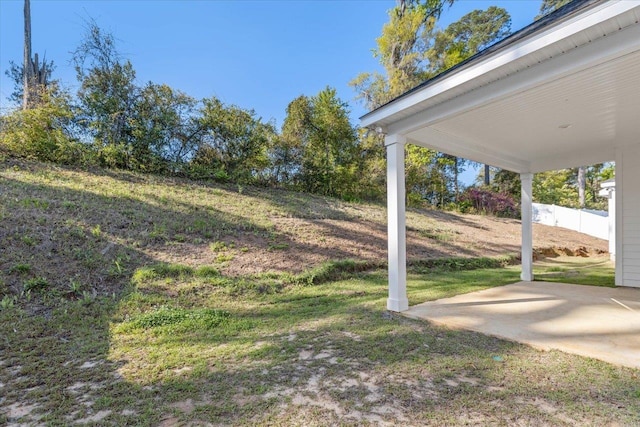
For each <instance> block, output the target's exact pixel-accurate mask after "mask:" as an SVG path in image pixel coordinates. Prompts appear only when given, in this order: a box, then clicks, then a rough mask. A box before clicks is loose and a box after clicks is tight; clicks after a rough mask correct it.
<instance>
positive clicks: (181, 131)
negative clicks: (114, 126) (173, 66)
mask: <svg viewBox="0 0 640 427" xmlns="http://www.w3.org/2000/svg"><path fill="white" fill-rule="evenodd" d="M197 105H198V102H197V101H196V100H195V99H194V98H192V97H190V96H188V95H187V94H185V93H183V92H181V91H179V90H175V89H173V88H171V87H170V86H168V85H166V84H156V83H152V82H149V83H147V84H146V85H145V86H144V87H143V88H141V89H140V91H139V95H138V97H137V100H136V102H135V107H134V108H135V111H134V115H133V117H132V119H131V128H132V129H131V135H132V137H133V139H132V150H133V153H132V154H133V156H134V158H135V159H136V162H138V163H139V167H137V169H144V170H162V169H164V168H166V167H170V168H172V169H173V170H177V169H180V168H181V167H182V166H183V165H184V164H185V163H187V162H188V161H189V160H190V159H191V158H192V157H193V155H194V154H195V152H196V151H197V149H198V146H199V144H200V139H201V137H202V134H203V128H202V127H201V126H200V123H199V121H198V119H197V117H196V116H197V110H196V108H197Z"/></svg>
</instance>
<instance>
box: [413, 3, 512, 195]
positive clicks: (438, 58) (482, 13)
mask: <svg viewBox="0 0 640 427" xmlns="http://www.w3.org/2000/svg"><path fill="white" fill-rule="evenodd" d="M510 32H511V17H510V16H509V13H508V12H507V11H506V10H505V9H503V8H499V7H496V6H491V7H489V8H488V9H487V10H474V11H472V12H470V13H468V14H466V15H464V16H463V17H462V18H460V20H458V21H456V22H454V23H452V24H451V25H449V26H448V27H447V28H446V29H445V30H443V31H437V32H436V33H435V35H434V42H433V44H432V46H431V48H430V49H429V50H427V52H426V53H425V56H426V58H428V60H429V62H428V64H429V71H428V72H429V73H430V74H438V73H441V72H443V71H445V70H447V69H449V68H451V67H453V66H454V65H456V64H458V63H460V62H462V61H464V60H466V59H467V58H470V57H471V56H473V55H475V54H476V53H478V52H480V51H481V50H482V49H484V48H486V47H488V46H489V45H491V44H492V43H494V42H495V41H497V40H500V39H502V38H504V37H506V36H507V35H508V34H509V33H510ZM451 163H452V165H451V167H450V169H451V170H452V171H453V172H454V173H453V180H454V189H455V198H456V200H457V199H458V196H459V189H458V173H459V172H461V171H462V170H464V167H465V166H466V164H467V163H468V161H467V160H465V159H458V158H456V157H451ZM484 177H485V185H489V165H485V174H484Z"/></svg>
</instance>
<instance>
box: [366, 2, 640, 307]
mask: <svg viewBox="0 0 640 427" xmlns="http://www.w3.org/2000/svg"><path fill="white" fill-rule="evenodd" d="M639 21H640V1H636V0H634V1H628V0H627V1H621V0H608V1H607V0H574V1H572V2H570V3H568V4H567V5H565V6H564V7H562V8H560V9H558V10H557V11H555V12H554V13H552V14H550V15H548V16H547V17H545V18H542V19H541V20H539V21H537V22H534V23H533V24H531V25H530V26H528V27H526V28H524V29H522V30H521V31H519V32H517V33H515V34H513V35H512V36H510V37H508V38H506V39H505V40H503V41H501V42H499V43H497V44H495V45H494V46H491V47H490V48H488V49H486V50H485V51H483V52H480V53H479V54H477V55H475V56H474V57H471V58H469V59H468V60H467V61H465V62H463V63H461V64H459V65H458V66H456V67H453V68H452V69H450V70H448V71H446V72H445V73H443V74H441V75H439V76H437V77H435V78H433V79H431V80H428V81H426V82H425V83H423V84H422V85H420V86H418V87H416V88H414V89H412V90H410V91H409V92H407V93H405V94H404V95H402V96H400V97H398V98H396V99H394V100H393V101H391V102H389V103H388V104H386V105H383V106H381V107H380V108H378V109H376V110H374V111H372V112H370V113H368V114H366V115H365V116H363V117H362V118H361V124H362V126H363V127H368V128H370V129H375V130H376V131H378V132H381V133H383V134H385V145H386V149H387V207H388V230H389V299H388V302H387V307H388V308H389V309H390V310H393V311H405V310H407V308H408V300H407V298H406V241H405V240H406V230H405V182H404V173H405V172H404V155H405V154H404V149H405V145H406V144H416V145H420V146H424V147H428V148H432V149H435V150H438V151H441V152H444V153H448V154H451V155H455V156H459V157H464V158H467V159H470V160H474V161H477V162H481V163H485V164H489V165H492V166H497V167H500V168H504V169H508V170H511V171H514V172H519V173H520V177H521V183H522V203H521V206H522V275H521V278H522V280H524V281H531V280H533V269H532V264H533V260H532V252H533V250H532V248H533V243H532V242H533V240H532V226H531V219H532V209H531V203H532V179H533V177H532V174H533V173H535V172H541V171H545V170H553V169H561V168H568V167H576V166H585V165H590V164H594V163H600V162H605V161H612V160H615V162H616V191H617V193H618V194H619V196H618V197H616V209H615V211H616V212H615V215H616V243H615V244H616V284H617V285H623V286H634V287H640V185H639V183H640V24H639Z"/></svg>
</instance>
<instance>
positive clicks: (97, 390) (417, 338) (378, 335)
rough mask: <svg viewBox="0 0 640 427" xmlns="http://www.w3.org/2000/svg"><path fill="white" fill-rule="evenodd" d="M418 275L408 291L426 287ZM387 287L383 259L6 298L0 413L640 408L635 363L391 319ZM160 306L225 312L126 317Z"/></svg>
mask: <svg viewBox="0 0 640 427" xmlns="http://www.w3.org/2000/svg"><path fill="white" fill-rule="evenodd" d="M494 274H495V273H494ZM457 275H458V273H452V272H448V273H442V274H441V275H440V277H438V275H437V274H434V275H433V280H434V281H436V282H440V281H441V279H443V278H444V277H445V276H448V277H452V276H453V279H454V280H452V281H451V282H449V283H448V285H447V286H449V288H450V289H453V288H455V284H454V282H455V276H457ZM170 279H173V280H174V281H173V282H171V280H170ZM464 280H465V279H464V278H463V277H458V281H464ZM167 284H169V285H171V284H173V289H171V290H169V288H168V287H167V286H166V285H167ZM418 286H419V287H421V289H416V286H413V287H412V290H411V292H420V291H423V290H425V289H426V288H427V287H429V286H431V285H430V284H426V283H421V284H419V285H418ZM450 289H441V290H440V292H441V293H442V294H446V293H447V292H448V291H449V290H450ZM232 290H233V292H231V291H232ZM169 293H171V295H169ZM385 297H386V280H385V277H384V274H382V273H369V274H360V275H357V276H355V277H353V278H352V279H349V280H343V281H340V282H334V283H329V284H326V285H317V286H304V287H300V286H294V287H286V288H284V289H282V290H281V291H280V292H276V293H262V292H260V291H256V288H253V287H249V288H247V289H245V291H244V292H239V291H238V289H237V288H235V289H230V288H229V287H228V286H225V285H222V284H220V283H217V282H214V281H210V280H208V279H207V278H205V279H202V280H201V281H200V282H198V281H197V280H196V279H194V278H193V277H187V276H183V277H179V276H175V277H154V278H153V279H152V280H150V281H149V282H148V283H147V284H146V285H141V286H140V287H139V289H138V290H137V291H135V292H133V293H132V294H130V295H128V296H125V297H124V299H122V300H120V301H114V300H109V299H98V300H96V301H94V302H92V303H91V304H82V303H80V302H75V303H69V304H67V305H65V306H64V307H60V308H59V309H57V310H54V311H53V312H52V313H51V316H50V317H49V318H45V317H44V316H27V315H24V313H23V312H20V311H19V310H10V311H2V312H0V328H1V330H2V332H3V333H2V337H3V338H2V340H0V354H1V355H2V356H0V363H1V364H2V371H1V372H2V373H1V374H0V382H1V383H2V384H3V387H4V388H5V390H7V393H5V394H4V395H3V397H2V400H0V408H2V410H1V411H0V413H4V415H0V417H2V416H4V417H5V418H4V421H6V422H22V423H30V422H36V420H38V419H39V422H42V423H48V424H51V425H58V424H68V423H71V422H73V421H78V420H84V421H85V422H88V423H90V424H91V423H93V424H96V425H98V424H99V425H160V424H161V423H165V425H177V424H181V423H183V424H188V423H193V424H195V425H200V424H205V423H214V424H225V425H229V424H233V425H238V424H246V425H256V424H273V423H279V424H288V425H291V424H295V425H300V424H306V425H308V424H336V423H337V424H340V423H356V424H358V423H366V422H374V423H380V422H389V423H393V424H398V423H410V424H415V423H421V422H423V421H424V420H425V419H428V420H432V421H433V422H434V423H436V424H438V423H439V424H442V423H445V424H461V423H463V422H464V420H465V417H469V416H472V415H473V416H475V417H480V418H476V419H478V420H480V421H481V422H482V423H483V424H492V423H499V422H507V423H508V422H516V421H517V420H519V419H522V418H523V417H526V418H527V419H529V420H535V421H536V422H537V423H542V424H545V423H547V424H549V423H551V424H553V423H557V422H558V421H559V420H561V419H563V418H562V417H570V418H572V419H574V420H576V421H578V423H579V422H580V421H581V420H585V419H589V420H591V421H594V422H596V421H598V420H602V421H603V422H604V421H605V420H606V422H612V421H618V422H621V423H623V424H624V423H627V422H629V420H632V419H633V417H634V416H637V415H638V414H640V405H639V403H638V400H637V393H639V392H640V388H639V387H638V385H637V382H636V381H635V380H634V379H633V377H632V375H631V374H632V373H633V370H628V369H624V368H616V367H613V366H610V365H607V364H604V363H600V362H596V361H592V360H589V359H583V358H579V357H575V356H570V355H565V354H562V353H558V352H551V353H540V352H537V351H535V350H532V349H529V348H527V347H525V346H521V345H517V344H513V343H509V342H505V341H502V340H499V339H496V338H492V337H488V336H484V335H481V334H478V333H473V332H465V331H452V330H448V329H446V328H441V327H437V326H433V325H430V324H428V323H424V322H416V321H411V320H408V319H405V318H402V317H396V316H395V315H391V314H389V313H387V312H386V311H384V310H383V307H384V299H385ZM161 305H169V306H172V307H183V308H184V309H186V310H191V309H195V308H202V307H210V308H216V309H222V310H225V311H227V312H228V313H229V317H228V321H227V322H226V323H222V324H220V325H216V326H215V327H211V328H208V327H199V328H193V327H187V328H174V327H173V326H175V325H173V326H159V327H149V328H146V329H140V328H135V327H132V326H131V325H132V320H133V319H135V318H136V315H137V313H139V312H143V313H145V312H153V311H154V310H157V308H158V307H159V306H161ZM593 390H598V391H597V393H596V394H594V392H593ZM604 396H606V399H604ZM540 401H544V402H545V405H542V406H540V405H539V402H540ZM576 401H580V402H581V405H579V406H576V405H575V404H574V402H576ZM548 407H553V408H555V410H554V412H549V411H548ZM20 414H22V415H20ZM556 416H561V418H556ZM40 417H41V418H40ZM581 417H582V418H581ZM585 417H586V418H585ZM0 419H2V418H0Z"/></svg>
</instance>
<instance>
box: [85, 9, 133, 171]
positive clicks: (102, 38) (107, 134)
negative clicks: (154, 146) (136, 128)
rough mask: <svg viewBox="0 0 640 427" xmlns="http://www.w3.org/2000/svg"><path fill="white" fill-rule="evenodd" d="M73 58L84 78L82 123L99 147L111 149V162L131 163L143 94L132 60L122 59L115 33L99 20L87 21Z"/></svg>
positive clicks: (107, 151) (128, 165) (111, 164)
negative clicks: (137, 82) (139, 98)
mask: <svg viewBox="0 0 640 427" xmlns="http://www.w3.org/2000/svg"><path fill="white" fill-rule="evenodd" d="M73 62H74V65H75V69H76V74H77V78H78V81H79V82H80V89H79V90H78V100H79V102H80V110H81V123H82V124H83V125H84V126H85V127H86V129H87V130H88V131H89V133H90V135H91V136H92V137H93V138H94V141H95V142H96V143H97V145H98V148H99V149H100V150H102V151H103V152H104V153H109V155H108V156H107V157H108V159H106V160H105V163H106V164H107V165H109V166H116V167H124V168H129V167H131V160H132V151H133V134H132V131H133V129H132V121H133V117H134V115H135V108H136V105H135V104H136V101H137V98H138V95H139V88H138V87H137V86H136V84H135V77H136V73H135V71H134V69H133V66H132V65H131V62H129V61H123V60H122V59H121V56H120V54H119V52H118V50H117V48H116V43H115V38H114V37H113V35H112V34H111V33H108V32H104V31H103V30H102V29H101V28H100V27H98V25H97V24H96V23H95V21H89V22H88V23H87V31H86V33H85V35H84V38H83V40H82V42H81V43H80V45H79V46H78V48H77V49H76V50H75V51H74V52H73Z"/></svg>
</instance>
